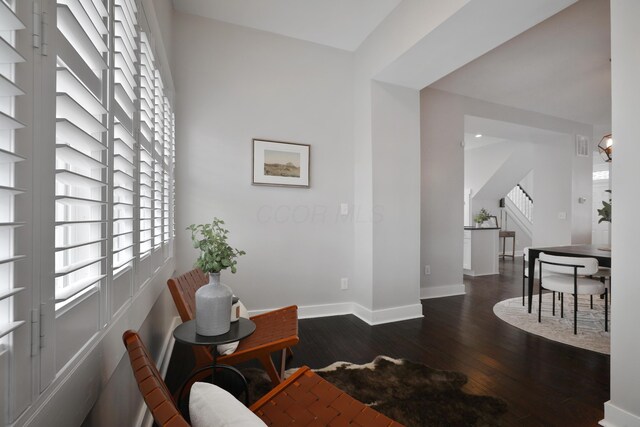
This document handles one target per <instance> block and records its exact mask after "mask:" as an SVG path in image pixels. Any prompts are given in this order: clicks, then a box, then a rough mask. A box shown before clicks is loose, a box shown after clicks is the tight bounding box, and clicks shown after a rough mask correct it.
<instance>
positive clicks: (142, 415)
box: [135, 316, 182, 427]
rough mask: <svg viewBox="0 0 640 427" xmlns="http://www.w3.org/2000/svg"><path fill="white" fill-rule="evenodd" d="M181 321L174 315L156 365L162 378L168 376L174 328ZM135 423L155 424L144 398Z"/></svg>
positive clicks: (173, 341)
mask: <svg viewBox="0 0 640 427" xmlns="http://www.w3.org/2000/svg"><path fill="white" fill-rule="evenodd" d="M180 323H182V321H181V320H180V317H177V316H176V317H174V318H173V320H172V321H171V327H170V328H169V330H168V332H167V334H166V335H165V337H164V342H163V344H162V351H161V352H160V357H159V358H158V360H157V361H156V366H158V367H159V368H158V371H160V375H161V376H162V378H165V377H166V376H167V370H168V369H169V362H170V361H171V353H173V345H174V344H175V343H176V340H175V338H173V330H174V329H175V328H176V327H177V326H178V325H179V324H180ZM135 425H136V426H138V427H151V426H152V425H153V416H152V415H151V412H150V411H149V409H148V408H147V405H146V403H144V400H143V401H142V406H141V407H140V409H138V416H137V417H136V424H135Z"/></svg>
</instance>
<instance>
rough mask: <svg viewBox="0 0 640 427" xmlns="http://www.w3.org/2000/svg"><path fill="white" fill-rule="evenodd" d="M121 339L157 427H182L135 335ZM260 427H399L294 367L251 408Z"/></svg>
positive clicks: (306, 370)
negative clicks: (292, 371) (292, 372)
mask: <svg viewBox="0 0 640 427" xmlns="http://www.w3.org/2000/svg"><path fill="white" fill-rule="evenodd" d="M122 340H123V341H124V345H125V347H126V349H127V352H128V354H129V360H130V362H131V368H132V369H133V374H134V376H135V378H136V382H137V383H138V388H139V389H140V393H141V394H142V396H143V397H144V401H145V403H146V404H147V407H148V408H149V410H150V411H151V414H152V415H153V419H154V420H155V422H156V424H158V425H159V426H160V427H188V426H189V423H188V422H187V420H186V419H185V418H184V417H183V416H182V414H181V413H180V411H179V410H178V407H177V406H176V403H175V401H174V400H173V397H172V396H171V393H170V392H169V389H168V388H167V386H166V384H165V383H164V381H163V380H162V377H161V376H160V373H159V372H158V369H157V368H156V365H155V363H154V362H153V360H152V359H151V357H150V356H149V352H148V351H147V349H146V348H145V346H144V344H143V342H142V340H141V339H140V336H139V335H138V334H137V333H136V332H134V331H126V332H125V333H124V334H123V335H122ZM249 409H251V411H253V413H254V414H256V415H257V416H258V417H259V418H260V419H261V420H262V421H263V422H264V423H265V424H266V425H268V426H283V425H299V426H306V425H314V426H317V425H336V426H337V425H349V426H353V427H402V424H399V423H397V422H395V421H393V420H391V419H390V418H387V417H386V416H384V415H382V414H381V413H379V412H377V411H376V410H374V409H371V408H370V407H368V406H366V405H365V404H363V403H362V402H360V401H358V400H356V399H354V398H353V397H351V396H349V395H348V394H346V393H344V392H343V391H341V390H340V389H338V388H337V387H335V386H333V385H332V384H331V383H329V382H327V381H325V380H324V379H323V378H321V377H320V376H318V375H316V374H315V373H314V372H313V371H311V370H310V369H309V368H308V367H306V366H304V367H302V368H300V369H298V370H297V371H296V372H295V373H294V374H293V375H292V376H291V377H289V378H287V380H286V381H284V382H282V383H281V384H279V385H278V386H276V387H275V388H274V389H272V390H271V391H270V392H269V393H267V394H266V395H265V396H264V397H262V398H261V399H260V400H258V401H257V402H256V403H254V404H253V405H252V406H251V408H249Z"/></svg>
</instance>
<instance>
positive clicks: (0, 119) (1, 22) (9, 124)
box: [0, 2, 25, 351]
mask: <svg viewBox="0 0 640 427" xmlns="http://www.w3.org/2000/svg"><path fill="white" fill-rule="evenodd" d="M24 28H25V26H24V24H23V23H22V22H21V21H20V20H19V19H18V17H17V16H16V15H15V14H14V12H13V10H12V9H11V8H9V6H8V5H7V4H6V3H4V2H0V34H1V37H0V351H2V348H6V347H7V346H8V339H7V340H5V339H4V337H6V336H7V335H8V334H10V333H11V332H12V331H14V330H15V329H17V328H19V327H20V326H22V325H24V323H25V320H24V319H14V318H13V316H12V315H11V313H12V309H11V299H12V297H13V296H14V295H16V294H17V293H19V292H22V291H24V289H25V288H24V287H20V286H17V285H16V283H15V280H14V274H13V270H14V263H16V262H18V261H20V260H23V259H24V258H25V256H24V255H21V254H16V253H15V251H14V245H13V242H14V231H15V229H16V228H17V227H21V226H23V225H24V223H22V222H20V221H16V219H15V212H14V208H13V207H14V204H15V202H14V200H15V197H20V195H21V194H22V193H24V190H21V189H20V188H17V187H16V186H15V175H14V167H15V164H16V163H18V162H22V161H24V160H25V158H24V157H22V156H20V155H19V154H17V153H16V147H15V144H14V142H15V141H14V131H15V130H16V129H20V128H23V127H24V124H22V123H21V122H20V121H18V120H17V119H16V118H15V115H14V102H15V97H17V96H22V95H24V91H23V90H22V89H20V88H19V87H18V86H17V85H16V84H15V83H14V71H15V68H14V64H16V63H19V62H24V60H25V59H24V58H23V57H22V55H20V54H19V53H18V51H17V50H16V49H15V48H14V43H13V39H14V37H15V32H16V31H19V30H23V29H24Z"/></svg>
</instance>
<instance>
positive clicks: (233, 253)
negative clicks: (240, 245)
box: [187, 218, 245, 273]
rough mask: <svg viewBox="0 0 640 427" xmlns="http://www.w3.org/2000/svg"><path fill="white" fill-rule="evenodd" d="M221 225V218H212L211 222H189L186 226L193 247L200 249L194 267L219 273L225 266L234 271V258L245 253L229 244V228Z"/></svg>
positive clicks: (206, 271)
mask: <svg viewBox="0 0 640 427" xmlns="http://www.w3.org/2000/svg"><path fill="white" fill-rule="evenodd" d="M223 225H224V221H223V220H221V219H219V218H214V219H213V222H212V223H211V224H198V225H195V224H191V225H190V226H188V227H187V230H191V241H192V242H193V247H194V248H196V249H200V256H199V257H198V259H197V260H196V262H195V267H198V268H200V269H201V270H202V271H203V272H205V273H219V272H220V271H222V270H226V269H227V268H228V269H230V270H231V272H232V273H235V272H236V264H237V263H238V261H236V258H237V257H239V256H241V255H244V254H245V252H244V251H240V250H238V249H234V248H232V247H231V246H229V243H227V238H228V237H227V235H228V234H229V230H226V229H225V228H223V227H222V226H223Z"/></svg>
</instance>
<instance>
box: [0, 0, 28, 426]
mask: <svg viewBox="0 0 640 427" xmlns="http://www.w3.org/2000/svg"><path fill="white" fill-rule="evenodd" d="M17 6H18V5H17V2H16V1H6V0H3V1H0V387H2V390H6V391H8V395H9V396H11V398H10V399H5V396H7V394H4V395H3V396H2V398H0V401H1V402H0V424H2V425H4V422H11V421H13V420H14V419H15V418H16V416H17V414H19V413H20V412H21V411H22V410H23V408H24V407H25V406H26V405H27V404H28V399H29V397H28V394H29V393H30V388H29V387H28V386H27V385H26V384H25V381H27V382H28V381H30V378H31V376H30V374H29V372H28V371H26V369H28V368H29V365H28V359H29V355H30V348H31V347H30V342H29V333H30V328H29V324H28V321H29V320H30V319H29V310H28V307H25V304H24V302H25V301H28V300H29V295H30V294H29V289H28V288H29V286H30V285H31V274H32V272H31V265H30V262H31V261H32V257H31V256H29V255H30V246H31V245H30V239H29V237H30V228H31V225H32V224H31V218H30V216H29V213H30V211H31V204H30V199H31V191H30V190H31V188H32V187H31V177H30V175H31V170H30V167H31V166H30V162H31V159H30V157H31V156H30V154H31V136H30V134H29V132H28V131H29V129H28V124H29V123H30V119H29V117H28V115H27V114H25V106H26V104H27V103H28V99H27V97H28V88H30V86H31V84H32V82H31V80H30V79H29V77H30V74H28V73H25V72H24V71H25V68H26V67H31V66H32V64H31V63H30V61H28V58H30V56H29V55H28V49H26V48H25V44H27V43H26V42H27V41H28V40H29V33H28V30H27V29H26V25H25V24H24V19H25V14H24V13H23V14H22V15H21V18H22V19H21V18H20V17H19V16H20V15H19V14H18V11H17V10H16V9H17ZM22 6H23V12H24V5H22ZM21 302H22V303H23V304H20V303H21ZM25 308H26V309H25ZM22 373H24V374H22Z"/></svg>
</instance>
